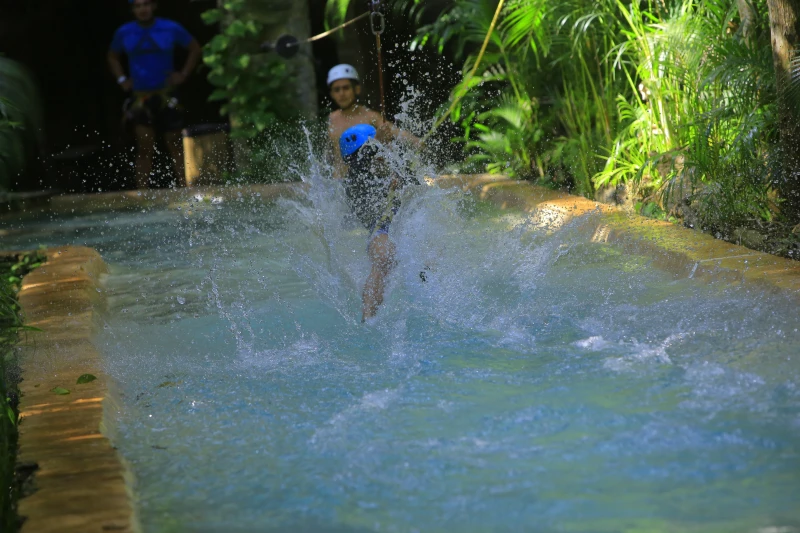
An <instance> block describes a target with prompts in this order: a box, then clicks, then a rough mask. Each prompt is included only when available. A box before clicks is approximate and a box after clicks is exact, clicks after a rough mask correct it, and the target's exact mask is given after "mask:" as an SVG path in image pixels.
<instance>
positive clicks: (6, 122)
mask: <svg viewBox="0 0 800 533" xmlns="http://www.w3.org/2000/svg"><path fill="white" fill-rule="evenodd" d="M42 123H43V118H42V107H41V103H40V101H39V98H38V91H37V89H36V85H35V84H34V83H33V80H32V79H31V77H30V75H29V74H28V72H27V71H26V70H25V69H24V68H23V67H22V66H21V65H20V64H19V63H17V62H15V61H12V60H10V59H7V58H5V57H0V191H2V190H7V189H9V188H10V186H11V183H12V178H13V177H14V176H16V175H18V174H19V173H21V172H23V171H24V170H25V167H26V165H27V164H28V163H29V162H30V160H31V158H32V157H33V156H34V155H35V154H36V151H37V150H38V148H39V146H40V145H41V142H42V137H41V136H42V131H43V129H42Z"/></svg>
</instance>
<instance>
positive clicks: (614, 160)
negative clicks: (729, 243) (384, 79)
mask: <svg viewBox="0 0 800 533" xmlns="http://www.w3.org/2000/svg"><path fill="white" fill-rule="evenodd" d="M346 3H347V2H345V1H343V0H342V1H337V2H335V4H334V3H332V4H331V5H335V6H338V7H337V9H339V10H340V12H342V13H343V12H344V11H341V10H342V6H343V5H344V4H346ZM397 4H402V5H403V6H404V7H405V8H407V9H408V8H414V7H415V6H416V7H418V6H417V3H416V2H412V1H411V0H397V2H395V5H397ZM496 6H497V0H456V1H454V2H453V3H452V4H451V5H450V6H449V7H448V8H447V9H446V10H445V11H444V13H442V14H440V15H439V16H438V17H437V18H436V20H435V21H434V22H433V23H431V24H429V25H427V26H423V27H421V28H419V30H418V34H417V36H416V38H415V39H414V42H413V43H412V44H411V47H412V49H416V48H419V47H423V46H424V47H432V48H434V49H435V50H437V51H438V52H439V53H447V54H450V55H452V56H455V58H457V59H462V60H463V69H462V71H463V72H464V73H465V74H466V73H467V72H469V71H470V70H471V68H472V66H473V64H474V62H475V60H476V54H477V50H478V47H479V45H480V44H481V43H482V41H483V39H484V37H485V35H486V33H487V31H488V29H489V25H490V22H491V19H492V15H493V13H494V10H495V8H496ZM752 7H753V14H754V18H753V19H752V21H751V27H750V29H749V31H748V36H747V38H745V37H744V36H743V35H742V33H741V32H740V31H739V27H738V25H739V14H738V11H737V10H736V4H735V3H734V2H732V1H730V0H644V1H641V2H630V1H629V0H558V1H557V0H507V2H506V3H505V5H504V8H503V11H502V13H501V16H500V22H499V23H498V26H497V28H496V30H495V32H494V34H493V35H492V38H491V40H490V42H489V47H488V49H487V52H486V55H485V58H484V60H483V62H482V63H481V66H480V68H479V70H478V72H477V73H476V77H475V78H474V79H473V80H471V81H470V82H469V86H468V87H467V86H464V82H462V83H461V84H459V85H458V86H456V87H455V89H454V90H453V94H454V95H456V94H458V95H462V94H464V93H465V92H466V93H467V95H466V96H465V97H464V98H463V100H462V101H461V102H460V103H459V105H457V106H456V107H455V108H454V110H453V113H452V114H451V116H450V119H451V120H452V121H453V123H455V124H457V125H458V126H460V128H461V131H462V134H461V135H459V136H458V137H457V138H455V139H454V141H456V142H459V143H461V145H462V146H463V149H464V151H465V154H466V156H467V157H466V162H465V166H466V167H467V169H470V170H473V169H474V170H478V169H479V170H482V171H488V172H503V173H507V174H510V175H513V176H516V177H528V178H537V179H539V180H540V182H541V181H544V182H550V183H562V182H564V181H566V182H567V183H569V184H570V185H571V188H572V190H573V191H574V192H577V193H579V194H583V195H586V196H590V195H592V193H593V191H594V189H595V188H597V187H605V186H611V187H616V186H618V185H620V184H625V185H627V188H628V190H629V191H632V192H633V194H634V195H635V196H637V197H638V199H639V202H638V205H639V206H640V208H641V209H642V210H645V211H647V214H649V215H650V216H656V217H659V218H669V217H670V216H672V215H677V216H686V217H688V218H687V220H686V222H687V223H691V224H699V225H700V226H702V227H704V228H707V229H710V230H712V229H713V230H715V231H716V230H720V229H724V231H722V233H723V234H725V233H729V231H728V230H729V229H730V228H731V227H732V226H734V225H740V226H741V225H745V226H748V225H754V224H755V225H758V224H763V223H768V222H770V221H771V220H772V219H773V218H774V217H775V216H776V214H777V213H778V212H779V209H778V208H779V201H776V200H775V197H774V193H773V191H772V189H771V186H770V183H771V180H772V179H773V167H774V165H773V162H772V160H771V157H770V154H771V153H772V151H773V148H774V146H775V144H776V141H777V133H776V132H777V130H776V124H777V110H776V88H775V81H774V80H775V74H774V72H773V67H772V62H771V46H770V41H769V39H770V35H769V33H770V32H769V20H768V10H767V7H766V0H755V1H754V2H753V5H752ZM417 11H419V10H417ZM792 74H793V76H794V77H795V78H796V79H797V80H800V59H797V58H795V60H794V61H793V62H792ZM797 87H800V83H798V84H797V85H795V86H793V87H792V90H796V89H797ZM796 92H797V94H800V90H796ZM792 94H793V95H794V94H795V93H794V92H793V93H792ZM798 101H800V99H798ZM723 226H724V228H723ZM726 228H727V229H726Z"/></svg>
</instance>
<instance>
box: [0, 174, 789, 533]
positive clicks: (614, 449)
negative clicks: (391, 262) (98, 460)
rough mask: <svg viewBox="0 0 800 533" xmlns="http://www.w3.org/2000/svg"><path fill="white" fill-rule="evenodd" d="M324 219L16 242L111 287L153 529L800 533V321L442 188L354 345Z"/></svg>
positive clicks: (40, 227) (121, 222)
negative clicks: (91, 262) (46, 250)
mask: <svg viewBox="0 0 800 533" xmlns="http://www.w3.org/2000/svg"><path fill="white" fill-rule="evenodd" d="M336 194H337V193H336V191H334V190H332V189H329V188H324V187H323V189H322V190H314V191H313V193H312V196H311V198H310V199H308V200H305V201H302V200H301V201H288V200H281V201H278V202H275V203H271V204H264V203H263V202H261V201H260V200H259V199H253V198H248V197H246V196H245V197H242V198H241V201H233V202H223V203H221V204H218V205H212V204H208V203H189V204H186V205H183V206H180V209H178V208H177V207H175V208H171V209H164V210H155V211H149V212H147V213H140V212H128V213H111V214H97V215H92V216H82V217H63V218H54V219H49V220H46V221H38V222H25V223H19V224H13V225H12V226H13V227H12V228H11V233H10V234H9V235H8V236H7V237H6V239H5V241H4V246H5V247H7V248H15V247H20V246H24V245H31V244H39V243H43V244H63V243H75V244H87V245H89V246H94V247H96V248H98V249H100V251H101V253H102V254H103V256H104V258H105V259H106V261H107V262H108V264H109V266H110V269H111V273H110V275H109V276H108V278H107V279H106V280H105V281H104V290H105V291H106V293H107V295H108V298H109V310H108V313H107V316H106V317H105V325H104V329H103V331H102V333H101V334H100V335H98V338H97V344H98V346H99V347H100V348H101V350H102V351H103V352H104V353H105V354H106V355H107V358H108V372H109V373H110V374H111V375H112V376H113V378H114V379H115V380H116V382H117V384H118V389H119V395H120V399H121V402H120V405H121V410H120V411H119V412H118V413H116V417H117V418H116V420H114V424H113V428H112V438H113V440H114V443H115V444H116V445H117V446H118V448H119V450H120V452H121V453H122V454H123V455H124V457H125V458H126V459H127V460H128V461H129V462H130V464H131V467H132V470H133V473H134V475H135V477H136V487H135V489H136V495H137V508H138V511H139V514H140V518H141V521H142V524H143V527H144V531H146V532H172V531H175V532H212V531H214V532H216V531H220V532H222V531H224V532H273V531H300V532H305V531H307V532H317V531H319V532H340V531H341V532H344V531H348V532H349V531H356V532H361V531H364V532H366V531H390V532H412V531H420V532H428V531H464V532H489V531H491V532H500V531H534V532H554V531H570V532H572V531H574V532H606V531H607V532H617V531H637V532H638V531H659V532H661V531H663V532H673V531H697V532H711V531H719V532H739V531H741V532H751V531H753V532H756V531H758V532H763V533H766V532H770V533H777V532H779V531H780V532H794V531H800V450H799V449H798V443H800V386H799V383H800V365H798V358H799V357H800V355H799V354H800V350H799V349H798V346H800V342H799V341H800V333H798V327H800V317H799V316H798V313H797V305H796V301H795V300H791V299H789V298H786V297H782V296H779V295H769V294H766V293H764V292H761V291H760V290H756V289H752V288H748V287H732V286H729V285H727V284H725V283H710V284H707V283H701V282H697V281H695V280H690V279H675V278H674V277H673V276H672V275H670V274H667V273H665V272H662V271H659V270H658V269H657V268H656V267H655V265H654V263H653V262H651V261H650V260H648V259H646V258H643V257H637V256H629V255H625V254H623V253H621V252H620V251H619V250H617V249H615V248H613V247H611V246H607V245H603V244H595V243H590V242H587V241H586V239H585V238H584V237H583V236H581V234H580V233H579V232H576V231H573V229H572V228H570V227H566V228H561V229H552V228H550V229H542V228H538V229H537V228H535V227H532V226H531V225H530V224H529V223H528V222H527V221H526V219H525V218H524V217H523V216H521V215H515V214H503V213H498V212H494V211H492V210H491V209H489V208H486V207H485V206H481V205H480V204H477V203H476V202H474V201H473V200H472V199H471V198H469V197H465V196H462V195H460V193H455V192H452V191H451V192H445V191H438V190H435V189H432V190H429V191H427V192H422V193H419V194H418V195H417V196H416V197H415V198H412V199H410V200H409V201H407V202H406V204H405V206H404V209H403V211H402V212H401V213H400V215H399V216H398V220H397V222H396V224H395V226H394V228H393V231H394V238H395V240H396V242H397V245H398V266H397V268H396V271H395V272H394V274H393V277H392V282H391V286H390V288H389V292H388V296H387V301H386V304H385V306H384V307H383V308H382V309H381V311H380V313H379V316H378V318H377V319H376V320H375V321H374V322H371V323H368V324H361V323H360V297H359V293H360V287H361V283H362V282H363V279H364V278H365V276H366V272H367V266H368V265H367V263H366V257H365V252H364V246H365V241H364V239H365V236H364V234H363V233H362V232H361V231H360V230H359V229H358V228H357V227H356V225H354V224H353V223H352V221H350V222H348V221H347V220H346V217H344V209H343V205H342V203H341V202H340V201H337V200H335V199H333V198H335V197H336ZM343 219H344V220H345V221H344V222H343V221H342V220H343ZM655 263H657V261H656V262H655ZM426 266H427V267H429V269H430V270H429V274H428V276H427V278H428V281H427V282H425V283H423V282H421V280H420V278H419V272H420V270H421V269H422V268H424V267H426Z"/></svg>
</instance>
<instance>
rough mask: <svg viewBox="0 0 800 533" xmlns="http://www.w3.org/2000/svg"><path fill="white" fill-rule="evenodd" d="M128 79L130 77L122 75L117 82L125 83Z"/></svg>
mask: <svg viewBox="0 0 800 533" xmlns="http://www.w3.org/2000/svg"><path fill="white" fill-rule="evenodd" d="M127 79H128V77H127V76H120V77H119V78H117V83H119V84H122V83H125V81H127Z"/></svg>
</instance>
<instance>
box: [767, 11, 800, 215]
mask: <svg viewBox="0 0 800 533" xmlns="http://www.w3.org/2000/svg"><path fill="white" fill-rule="evenodd" d="M767 6H768V7H769V22H770V32H771V35H772V59H773V64H774V66H775V79H776V82H777V89H778V116H779V125H778V128H779V133H780V150H779V152H778V154H779V156H780V158H781V165H780V168H781V175H780V176H777V180H776V186H777V188H778V191H779V192H780V195H781V197H782V198H783V200H784V204H783V208H782V212H783V214H784V215H785V216H786V217H787V218H788V219H789V221H791V222H793V223H796V222H800V112H798V109H797V106H796V105H795V104H794V103H793V102H792V99H791V95H790V92H789V89H790V87H791V84H792V78H791V65H790V63H791V60H792V58H794V57H795V55H796V54H797V53H798V51H800V50H799V49H800V0H767Z"/></svg>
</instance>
